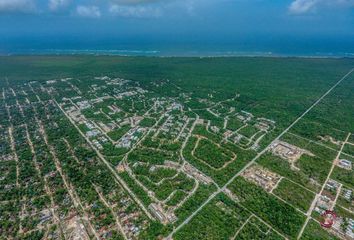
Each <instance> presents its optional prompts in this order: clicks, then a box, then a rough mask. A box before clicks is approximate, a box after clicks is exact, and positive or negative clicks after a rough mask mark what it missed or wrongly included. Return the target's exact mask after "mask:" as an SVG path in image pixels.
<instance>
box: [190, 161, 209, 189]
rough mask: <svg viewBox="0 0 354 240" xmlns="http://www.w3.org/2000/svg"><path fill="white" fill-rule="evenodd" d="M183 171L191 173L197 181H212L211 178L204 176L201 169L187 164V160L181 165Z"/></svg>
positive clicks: (206, 182) (207, 182)
mask: <svg viewBox="0 0 354 240" xmlns="http://www.w3.org/2000/svg"><path fill="white" fill-rule="evenodd" d="M183 171H184V172H185V173H186V174H187V175H191V176H192V177H194V178H195V179H197V180H198V181H200V182H202V183H204V184H210V183H212V182H213V180H212V179H211V178H210V177H208V176H206V175H205V174H203V173H202V172H201V171H199V170H198V169H196V168H195V167H193V166H192V165H191V164H189V163H188V162H186V163H185V164H184V166H183Z"/></svg>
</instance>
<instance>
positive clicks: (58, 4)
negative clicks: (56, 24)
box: [48, 0, 70, 11]
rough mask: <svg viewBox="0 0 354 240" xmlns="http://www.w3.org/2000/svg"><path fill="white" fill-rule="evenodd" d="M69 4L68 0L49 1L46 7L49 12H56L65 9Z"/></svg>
mask: <svg viewBox="0 0 354 240" xmlns="http://www.w3.org/2000/svg"><path fill="white" fill-rule="evenodd" d="M69 3H70V0H49V3H48V6H49V9H50V10H51V11H57V10H59V9H62V8H65V7H66V6H68V5H69Z"/></svg>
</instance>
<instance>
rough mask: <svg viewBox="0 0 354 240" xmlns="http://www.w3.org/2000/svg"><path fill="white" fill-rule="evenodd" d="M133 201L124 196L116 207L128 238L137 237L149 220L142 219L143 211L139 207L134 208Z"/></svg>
mask: <svg viewBox="0 0 354 240" xmlns="http://www.w3.org/2000/svg"><path fill="white" fill-rule="evenodd" d="M132 204H133V201H132V200H131V199H130V198H129V197H127V196H122V197H121V199H120V200H119V202H118V205H117V206H116V207H115V209H116V211H117V215H118V218H119V219H120V220H121V224H122V227H123V231H124V232H125V233H126V235H127V237H128V239H136V238H137V236H138V235H139V234H140V232H141V231H142V230H143V229H145V228H146V227H147V225H148V221H147V220H143V221H142V215H143V213H142V212H141V211H139V210H138V208H132Z"/></svg>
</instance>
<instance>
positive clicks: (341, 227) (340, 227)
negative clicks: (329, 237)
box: [332, 217, 354, 239]
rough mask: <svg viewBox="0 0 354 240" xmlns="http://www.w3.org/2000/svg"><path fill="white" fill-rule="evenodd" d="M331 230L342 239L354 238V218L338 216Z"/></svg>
mask: <svg viewBox="0 0 354 240" xmlns="http://www.w3.org/2000/svg"><path fill="white" fill-rule="evenodd" d="M332 230H334V232H335V233H337V234H339V235H340V236H343V237H344V239H354V219H352V218H342V217H338V218H337V219H335V221H334V224H333V226H332Z"/></svg>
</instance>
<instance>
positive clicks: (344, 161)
mask: <svg viewBox="0 0 354 240" xmlns="http://www.w3.org/2000/svg"><path fill="white" fill-rule="evenodd" d="M337 166H338V167H340V168H344V169H347V170H352V162H351V161H349V160H347V159H339V161H338V164H337Z"/></svg>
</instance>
